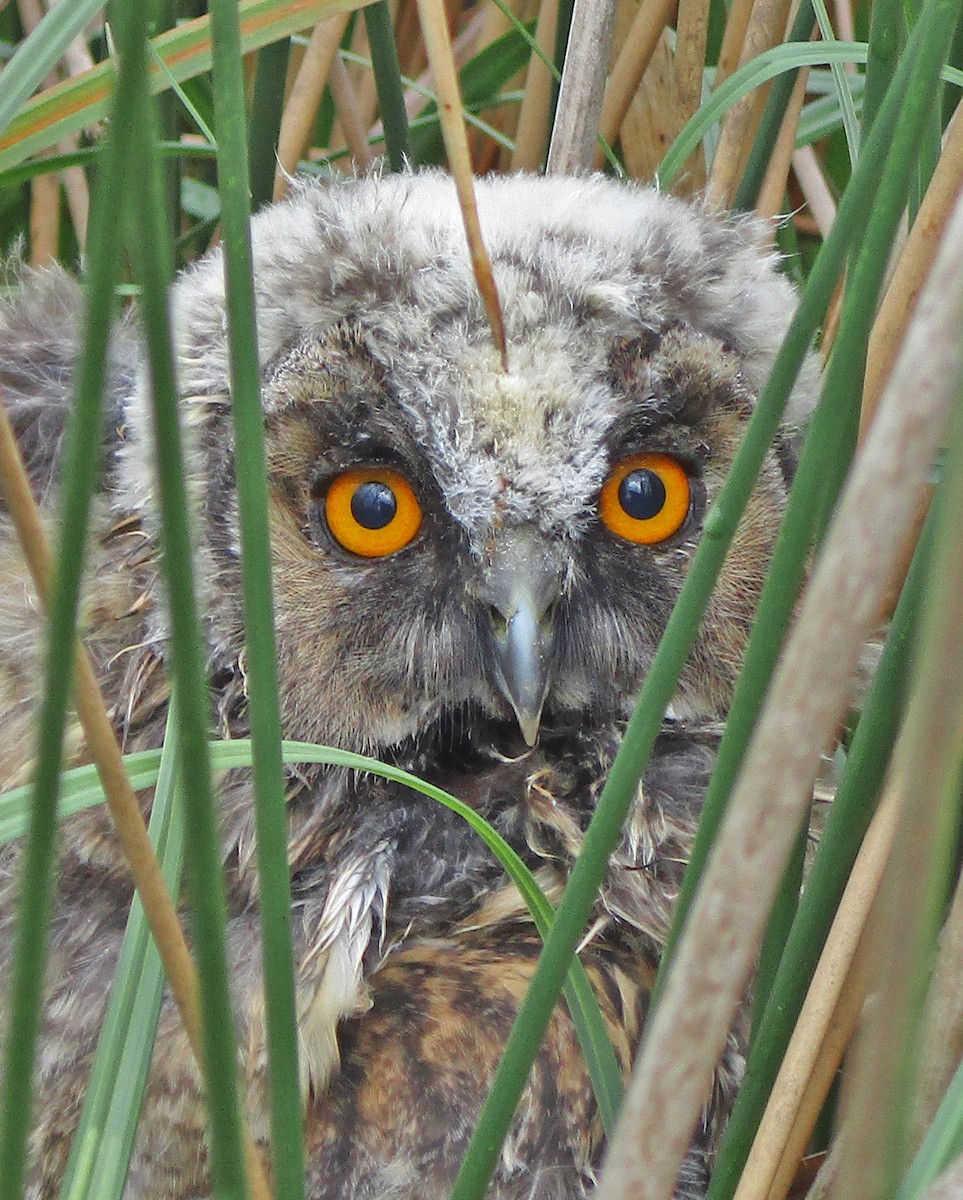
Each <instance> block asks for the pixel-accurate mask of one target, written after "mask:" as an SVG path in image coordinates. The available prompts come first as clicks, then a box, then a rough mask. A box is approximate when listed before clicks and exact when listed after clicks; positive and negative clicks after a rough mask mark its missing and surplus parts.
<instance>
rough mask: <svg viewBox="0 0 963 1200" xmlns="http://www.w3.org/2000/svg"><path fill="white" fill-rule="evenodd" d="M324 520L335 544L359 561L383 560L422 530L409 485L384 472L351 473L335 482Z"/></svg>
mask: <svg viewBox="0 0 963 1200" xmlns="http://www.w3.org/2000/svg"><path fill="white" fill-rule="evenodd" d="M324 515H325V518H326V520H327V522H328V528H329V529H330V530H331V533H332V534H333V536H334V537H335V539H336V540H337V541H338V542H339V543H340V544H341V545H342V546H344V548H345V550H350V551H351V553H352V554H360V555H361V556H362V557H363V558H383V557H384V556H385V555H386V554H394V553H395V552H396V551H398V550H401V549H403V547H405V546H407V545H408V543H409V542H410V541H411V539H412V538H413V537H414V536H415V534H416V533H417V532H418V528H419V526H420V525H421V505H420V504H419V503H418V501H417V499H416V498H415V493H414V492H413V491H412V490H411V484H410V483H408V481H407V480H406V479H405V477H404V476H403V475H401V474H399V473H398V472H397V471H392V470H391V469H390V468H388V467H352V468H351V470H348V471H344V472H342V473H341V474H340V475H339V476H338V477H337V478H336V479H334V480H333V481H332V483H331V485H330V487H329V488H328V491H327V494H326V495H325V498H324Z"/></svg>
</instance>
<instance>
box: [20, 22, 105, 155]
mask: <svg viewBox="0 0 963 1200" xmlns="http://www.w3.org/2000/svg"><path fill="white" fill-rule="evenodd" d="M103 7H104V0H73V3H72V4H69V5H68V6H67V7H66V8H61V9H60V10H58V11H56V12H55V11H53V10H51V11H50V12H48V13H46V14H45V16H44V17H43V19H42V20H41V21H40V23H39V25H38V26H37V28H36V29H35V30H34V31H33V33H31V34H30V36H29V37H28V38H26V39H25V40H24V41H22V42H21V43H20V45H19V46H18V47H17V52H16V54H14V56H13V58H12V59H11V60H10V61H9V62H8V63H7V65H6V66H5V67H4V68H3V88H2V89H0V133H3V131H4V130H5V129H6V128H7V126H8V125H9V124H10V122H11V120H12V119H13V117H14V116H15V115H16V113H17V112H18V111H19V110H20V108H21V106H22V105H23V103H24V101H25V100H27V99H29V97H30V96H32V95H33V93H34V92H35V91H36V90H37V88H38V87H39V86H40V85H41V84H42V83H43V81H44V79H45V78H46V77H47V75H48V74H49V73H50V72H51V71H52V70H53V69H54V67H55V66H56V65H57V63H58V62H59V61H60V60H61V58H63V54H64V51H65V50H66V49H67V47H68V46H69V45H70V43H71V42H72V41H73V39H74V38H75V37H76V36H77V35H78V34H79V33H81V32H82V31H83V28H84V26H85V25H87V24H88V22H90V21H92V20H93V19H94V17H95V16H96V15H97V14H98V13H99V12H100V10H101V9H102V8H103Z"/></svg>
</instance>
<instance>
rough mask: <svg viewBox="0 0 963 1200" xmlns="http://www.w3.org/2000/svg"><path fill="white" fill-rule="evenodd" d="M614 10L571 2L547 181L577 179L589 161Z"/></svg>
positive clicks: (585, 0) (612, 1) (607, 4)
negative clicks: (553, 177) (562, 177)
mask: <svg viewBox="0 0 963 1200" xmlns="http://www.w3.org/2000/svg"><path fill="white" fill-rule="evenodd" d="M617 7H618V0H575V5H574V8H573V9H572V27H571V31H570V33H569V37H568V49H567V51H566V53H565V65H564V67H563V68H562V82H561V85H560V86H559V90H558V107H557V108H556V110H555V125H554V127H553V129H552V137H551V141H550V143H549V148H548V162H547V163H546V166H545V173H546V174H547V175H577V174H579V173H580V172H583V171H586V170H588V168H589V167H591V165H592V163H593V162H594V161H595V153H596V148H597V146H598V134H599V123H600V115H599V114H600V113H601V111H602V97H603V94H604V92H605V77H606V75H607V74H608V66H609V60H610V57H611V54H612V30H613V28H614V26H615V10H616V8H617Z"/></svg>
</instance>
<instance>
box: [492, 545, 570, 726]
mask: <svg viewBox="0 0 963 1200" xmlns="http://www.w3.org/2000/svg"><path fill="white" fill-rule="evenodd" d="M560 591H561V586H560V580H559V571H558V566H557V564H556V563H555V562H553V561H552V560H551V558H550V556H549V554H548V551H547V548H546V547H545V544H544V542H543V541H542V540H541V538H539V537H538V535H537V534H536V533H535V531H534V530H526V529H521V530H511V531H509V532H507V533H502V534H501V535H500V536H499V537H498V538H497V540H496V545H495V550H494V551H493V553H492V557H491V561H490V563H489V564H488V566H487V567H486V569H485V571H484V575H483V581H482V588H481V599H482V600H484V601H485V602H486V603H487V604H488V607H489V617H490V619H491V644H490V656H489V659H488V666H489V670H490V677H491V682H492V683H493V684H494V685H495V686H496V687H497V688H498V690H499V691H500V692H501V694H502V695H503V696H504V697H505V699H506V700H507V701H508V703H509V704H510V705H511V706H512V709H513V711H514V713H515V716H516V717H517V718H518V725H519V728H520V729H521V731H522V737H524V739H525V742H526V745H529V746H534V745H535V740H536V738H537V737H538V726H539V722H540V721H541V717H542V706H543V705H544V703H545V696H546V694H547V692H548V688H549V684H550V683H551V672H552V666H553V660H552V647H553V642H554V605H555V602H556V600H557V599H558V597H559V594H560Z"/></svg>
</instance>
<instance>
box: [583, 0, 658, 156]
mask: <svg viewBox="0 0 963 1200" xmlns="http://www.w3.org/2000/svg"><path fill="white" fill-rule="evenodd" d="M675 5H676V0H642V3H641V5H640V6H639V11H638V13H637V15H636V18H635V20H634V21H633V22H632V27H631V29H630V30H629V33H628V36H627V37H626V39H625V42H624V44H623V46H622V49H621V50H620V51H619V54H618V58H616V60H615V64H614V66H613V67H612V72H611V74H610V75H609V79H608V82H607V83H606V84H605V95H604V98H603V100H602V115H601V117H600V118H599V128H598V132H599V136H600V137H601V138H602V140H603V141H605V142H607V143H608V145H610V146H611V145H613V144H614V143H615V141H616V139H617V138H618V136H619V130H620V129H621V128H622V122H623V121H624V120H625V114H626V113H627V112H628V111H629V105H630V104H631V103H632V97H633V96H634V95H635V93H636V92H637V91H638V88H639V84H640V83H641V82H642V76H643V75H644V74H645V70H646V68H647V67H648V65H649V63H650V61H651V59H652V55H653V54H654V53H655V48H656V46H657V45H658V44H659V38H661V36H662V31H663V30H664V29H665V27H666V25H667V24H668V22H669V20H670V19H671V17H672V13H673V12H674V11H675ZM602 161H603V154H602V150H601V148H600V147H599V146H598V144H597V142H593V154H592V163H593V165H594V166H595V167H600V166H601V165H602Z"/></svg>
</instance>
